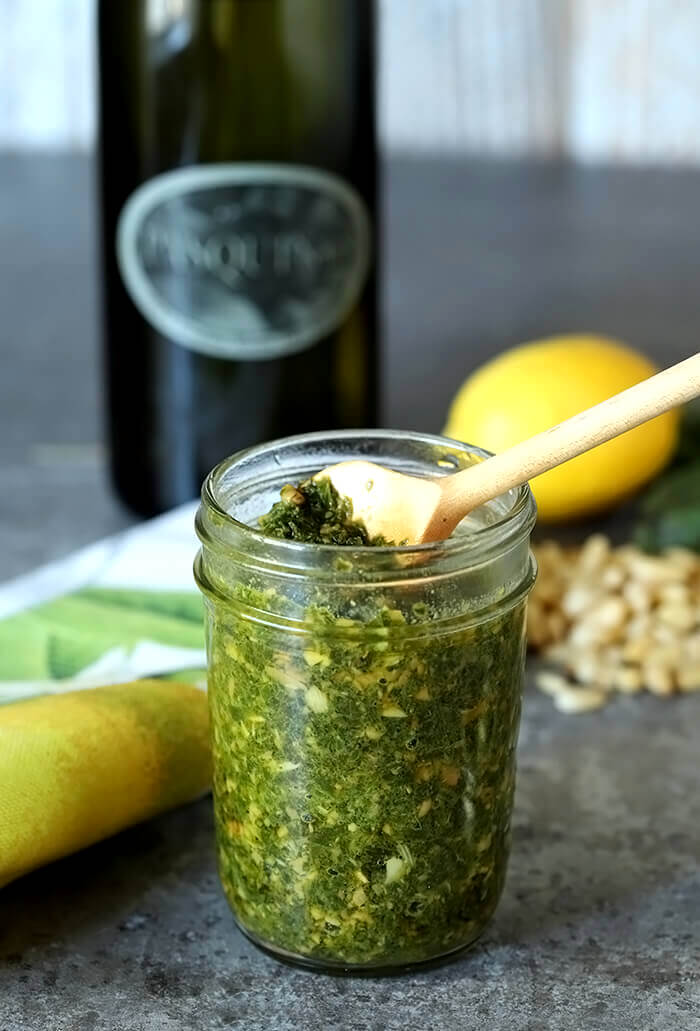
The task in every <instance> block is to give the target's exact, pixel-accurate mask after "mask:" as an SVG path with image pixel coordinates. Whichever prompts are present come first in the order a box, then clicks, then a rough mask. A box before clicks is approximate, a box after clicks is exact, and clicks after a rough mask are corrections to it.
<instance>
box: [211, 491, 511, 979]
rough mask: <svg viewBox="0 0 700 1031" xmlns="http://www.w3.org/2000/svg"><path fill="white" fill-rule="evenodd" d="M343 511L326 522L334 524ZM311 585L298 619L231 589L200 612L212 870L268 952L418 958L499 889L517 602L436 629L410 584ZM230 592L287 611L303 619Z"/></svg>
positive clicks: (440, 946)
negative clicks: (255, 613) (357, 595)
mask: <svg viewBox="0 0 700 1031" xmlns="http://www.w3.org/2000/svg"><path fill="white" fill-rule="evenodd" d="M324 504H325V503H324ZM274 511H275V510H274V509H273V513H274ZM273 513H271V514H270V516H269V517H267V518H268V519H269V518H272V515H273ZM277 514H278V515H279V514H280V510H279V509H278V512H277ZM346 514H347V513H344V514H343V517H342V518H341V519H340V521H339V522H335V521H333V520H330V521H327V522H325V523H323V524H322V525H324V526H331V527H334V528H333V529H332V530H331V533H332V534H333V535H335V534H340V533H341V530H340V529H339V527H340V526H341V524H342V525H343V526H345V525H346V523H345V518H344V516H345V515H346ZM287 515H288V514H287ZM287 515H284V517H283V525H284V526H285V527H288V528H289V527H291V523H290V522H289V521H285V520H287ZM276 518H277V516H275V519H276ZM307 530H308V526H307V524H304V527H302V525H301V524H298V525H296V529H295V531H294V532H295V533H296V532H298V533H301V532H306V531H307ZM266 532H271V531H270V530H269V524H268V528H266ZM309 532H310V531H309ZM295 539H304V538H300V537H295ZM324 539H325V538H324ZM353 543H356V542H355V541H354V540H353ZM320 592H321V588H320V587H319V591H318V603H315V604H306V607H305V609H304V610H303V611H302V612H301V613H300V612H299V611H298V610H295V606H294V602H293V601H292V600H290V599H289V598H282V597H281V596H279V595H277V594H276V593H275V591H274V590H273V589H271V588H268V589H267V590H265V589H264V586H263V585H261V584H248V585H245V584H239V585H237V586H236V588H235V590H234V594H233V598H232V603H231V605H230V606H225V605H219V606H217V607H216V608H215V609H214V611H213V613H212V617H211V618H212V621H213V622H212V627H211V630H212V634H211V656H210V679H209V685H210V704H211V708H212V743H213V751H214V760H215V762H214V769H215V774H214V800H215V815H216V826H217V848H218V862H219V871H220V875H221V880H222V883H223V887H224V891H225V893H226V895H227V898H228V900H229V903H230V904H231V907H232V908H233V910H234V912H235V914H236V916H237V918H238V920H239V922H240V923H241V925H242V926H243V927H244V928H245V929H246V930H248V931H249V932H251V933H252V934H253V935H254V936H256V937H257V938H258V939H260V940H262V941H263V942H264V943H267V944H268V945H271V946H272V947H277V948H282V949H285V950H287V951H288V952H291V953H294V954H297V955H300V956H304V957H308V958H309V959H312V960H314V959H315V960H317V961H318V962H320V963H324V962H331V963H338V964H358V965H366V966H371V965H377V966H383V965H397V964H403V963H410V962H420V961H421V960H426V959H430V958H433V957H435V956H439V955H441V954H444V953H446V952H449V951H450V950H452V949H457V948H459V947H460V946H463V945H465V944H468V943H469V942H471V941H473V940H474V939H476V938H477V937H478V935H479V934H480V933H481V931H482V930H483V928H484V926H485V925H486V923H487V922H488V920H489V918H490V916H491V914H492V913H493V910H494V909H495V906H496V904H497V902H498V899H499V896H500V894H501V890H502V887H503V880H504V875H505V868H506V862H507V855H508V848H509V828H510V814H511V808H512V801H513V789H514V776H515V759H514V757H515V745H516V738H517V731H518V724H519V718H520V690H521V677H522V666H523V658H524V647H523V630H524V604H520V605H518V606H517V607H516V608H515V609H512V610H511V611H509V612H507V613H505V614H502V615H498V616H495V617H492V618H490V619H489V620H487V621H486V622H483V623H481V624H479V625H477V626H473V627H469V628H461V629H456V630H451V631H450V633H449V634H447V635H445V634H440V635H437V634H435V633H432V634H431V633H430V626H431V625H432V624H431V620H432V619H434V618H435V616H436V615H438V614H439V615H440V616H441V617H442V618H444V616H445V614H446V608H449V603H448V601H447V600H446V599H445V598H444V597H438V598H436V599H435V604H434V607H432V608H431V603H428V604H426V603H425V602H423V601H422V602H420V603H416V602H415V594H414V593H413V591H412V589H411V588H410V587H401V588H396V587H393V588H392V590H391V592H390V593H389V592H388V591H387V593H386V594H385V596H384V597H383V598H381V599H374V600H372V598H371V596H370V595H368V600H367V601H366V602H364V603H360V604H358V603H357V602H356V601H349V600H348V596H347V595H344V594H343V591H342V588H340V587H338V588H336V589H335V592H333V591H331V590H329V589H328V588H325V589H324V593H323V595H321V593H320ZM425 594H426V592H425V591H424V590H422V596H425ZM307 600H308V599H307ZM243 606H245V607H248V606H249V607H251V608H254V609H257V610H262V611H268V612H269V611H276V612H280V613H284V612H288V614H290V615H294V616H295V618H299V616H300V615H301V616H302V617H303V619H304V623H305V627H306V630H307V632H306V633H305V634H290V633H289V632H286V631H283V630H280V629H279V628H275V627H272V626H270V625H266V624H265V623H263V622H259V621H253V620H250V619H248V618H245V613H244V611H243V608H242V607H243Z"/></svg>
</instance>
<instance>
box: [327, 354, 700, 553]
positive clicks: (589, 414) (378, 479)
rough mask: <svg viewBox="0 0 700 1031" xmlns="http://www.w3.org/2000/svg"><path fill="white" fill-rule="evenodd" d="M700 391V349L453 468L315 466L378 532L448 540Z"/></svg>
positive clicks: (405, 538)
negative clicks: (464, 524)
mask: <svg viewBox="0 0 700 1031" xmlns="http://www.w3.org/2000/svg"><path fill="white" fill-rule="evenodd" d="M698 395H700V352H698V353H697V354H694V355H693V356H692V358H686V360H685V361H682V362H679V363H678V364H677V365H672V366H671V368H669V369H666V370H665V371H664V372H659V373H657V374H656V375H655V376H651V377H650V378H649V379H645V380H642V382H641V383H638V384H637V385H636V386H634V387H630V388H629V390H623V391H622V393H620V394H615V395H614V396H613V397H611V398H609V399H608V400H607V401H602V402H601V403H600V404H597V405H595V406H594V407H593V408H587V409H586V410H585V411H583V412H580V413H579V414H578V415H574V416H572V418H570V419H567V420H566V421H565V422H560V423H559V424H558V425H556V426H552V427H551V429H548V430H544V431H543V432H542V433H538V434H536V435H535V436H534V437H530V438H529V439H528V440H524V441H522V442H521V443H520V444H516V445H515V446H514V447H511V448H509V449H508V450H507V451H503V452H502V453H501V454H500V455H494V456H493V457H492V458H489V459H486V460H485V461H483V462H479V463H477V464H476V465H473V466H470V468H468V469H463V470H462V471H461V472H458V473H452V474H451V475H449V476H439V477H436V478H423V477H418V476H408V475H406V474H404V473H398V472H395V471H394V470H393V469H386V468H384V467H383V466H380V465H376V464H374V463H373V462H362V461H352V462H340V463H339V464H338V465H330V466H328V467H327V468H326V469H322V470H321V472H320V473H317V474H316V476H315V477H314V479H317V480H318V479H323V478H325V477H327V478H328V479H330V481H331V483H332V484H333V486H334V487H335V489H336V490H337V491H338V493H339V494H341V495H343V496H345V497H348V498H350V499H351V501H352V505H353V518H355V519H358V520H362V521H363V522H364V524H365V526H366V528H367V531H368V532H369V534H370V536H372V537H374V536H377V535H381V536H383V537H385V538H386V539H387V540H390V541H401V542H405V543H407V544H422V543H427V542H429V541H438V540H444V539H445V538H446V537H449V536H450V534H451V533H452V531H453V530H454V529H455V527H456V526H457V525H458V523H460V522H461V521H462V519H464V517H465V516H466V515H468V513H469V512H471V511H472V510H473V509H475V508H477V507H478V506H479V505H483V504H484V502H486V501H490V500H491V499H492V498H495V497H498V495H499V494H503V493H504V491H507V490H510V489H511V488H512V487H519V486H521V485H522V484H523V483H527V481H528V480H530V479H532V478H533V477H534V476H539V475H540V473H544V472H547V470H548V469H553V468H554V467H555V466H557V465H562V464H563V463H564V462H568V461H569V459H571V458H576V457H577V456H578V455H581V454H583V453H584V451H589V450H590V449H591V448H594V447H597V446H598V445H599V444H604V443H605V441H606V440H611V439H612V438H613V437H618V436H620V434H622V433H626V432H627V430H631V429H634V427H635V426H639V425H640V424H641V423H643V422H647V420H649V419H653V418H654V417H655V416H657V415H661V414H662V412H667V411H668V410H669V409H670V408H675V407H676V405H679V404H682V403H683V402H685V401H689V400H691V399H692V398H694V397H698Z"/></svg>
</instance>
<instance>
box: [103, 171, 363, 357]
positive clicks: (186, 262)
mask: <svg viewBox="0 0 700 1031" xmlns="http://www.w3.org/2000/svg"><path fill="white" fill-rule="evenodd" d="M117 259H118V263H119V268H120V271H121V275H122V278H123V280H124V283H125V285H126V288H127V290H128V292H129V294H130V296H131V298H132V300H133V302H134V304H135V305H136V307H137V308H138V309H139V311H140V312H141V314H142V315H143V317H144V318H145V319H146V320H147V321H148V322H149V323H150V324H151V325H152V326H153V327H154V328H155V329H156V330H158V332H159V333H162V334H163V335H164V336H166V337H169V338H170V339H171V340H174V341H175V342H177V343H178V344H181V345H182V346H183V347H188V348H191V349H192V350H194V351H200V352H202V353H203V354H208V355H214V356H215V357H219V358H231V359H238V360H249V361H260V360H263V359H271V358H279V357H281V356H282V355H285V354H293V353H294V352H296V351H303V350H304V349H305V348H308V347H311V346H312V345H313V344H314V343H316V342H317V341H318V340H320V339H321V338H323V337H324V336H326V335H327V334H328V333H331V332H332V331H333V330H334V329H336V328H337V327H338V326H339V325H340V324H341V323H342V322H343V320H344V319H345V317H346V316H347V315H348V313H349V312H350V310H351V309H352V307H353V305H354V304H355V303H356V301H357V299H358V297H359V295H360V292H361V291H362V287H363V286H364V283H365V279H366V277H367V271H368V267H369V260H370V225H369V219H368V216H367V211H366V209H365V206H364V203H363V201H362V199H361V198H360V197H359V195H358V194H357V193H356V191H355V190H354V189H353V188H352V187H351V186H349V185H348V184H347V183H346V182H344V181H343V180H342V179H339V178H338V177H337V176H335V175H332V174H331V173H329V172H324V171H320V170H318V169H315V168H307V167H304V166H300V165H273V164H217V165H195V166H192V167H188V168H181V169H176V170H175V171H172V172H166V173H164V174H163V175H159V176H156V177H155V178H154V179H149V180H148V181H147V182H145V183H144V184H143V185H142V186H140V187H139V188H138V189H137V190H136V191H135V192H134V193H132V194H131V196H130V197H129V199H128V200H127V202H126V204H125V205H124V208H123V209H122V211H121V214H120V216H119V222H118V226H117Z"/></svg>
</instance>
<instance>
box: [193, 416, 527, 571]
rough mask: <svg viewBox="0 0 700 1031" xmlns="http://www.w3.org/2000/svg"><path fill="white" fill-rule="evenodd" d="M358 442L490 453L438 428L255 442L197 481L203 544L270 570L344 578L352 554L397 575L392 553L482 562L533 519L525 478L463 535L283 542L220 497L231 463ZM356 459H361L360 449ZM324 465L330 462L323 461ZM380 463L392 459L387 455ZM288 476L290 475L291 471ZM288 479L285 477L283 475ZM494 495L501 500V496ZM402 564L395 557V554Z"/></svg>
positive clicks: (357, 561)
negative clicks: (502, 506) (492, 514)
mask: <svg viewBox="0 0 700 1031" xmlns="http://www.w3.org/2000/svg"><path fill="white" fill-rule="evenodd" d="M351 441H357V442H358V447H359V445H360V443H361V442H364V443H365V444H367V443H369V442H371V441H377V442H384V443H385V444H386V443H390V442H391V441H396V442H400V443H403V444H404V445H407V444H408V445H410V444H415V445H416V446H423V447H426V448H427V447H433V448H436V449H442V448H447V449H450V452H451V453H453V454H454V452H458V453H459V454H460V455H461V456H463V457H464V458H466V459H469V458H473V459H474V460H476V461H482V460H483V459H486V458H490V457H491V452H489V451H486V450H484V449H483V448H479V447H476V446H474V445H471V444H465V443H463V442H461V441H458V440H454V439H452V438H449V437H443V436H440V435H437V434H428V433H419V432H413V431H407V430H390V429H359V430H334V431H329V432H325V431H320V432H314V433H305V434H299V435H296V436H291V437H283V438H279V439H277V440H272V441H269V442H266V443H263V444H256V445H254V446H253V447H250V448H245V449H243V450H240V451H238V452H236V453H235V454H233V455H230V456H229V457H228V458H225V459H223V461H221V462H219V464H218V465H217V466H215V468H214V469H213V470H212V471H211V472H210V473H209V475H208V476H207V477H206V479H205V481H204V484H203V486H202V493H201V502H202V503H201V505H200V508H199V511H198V513H197V521H196V528H197V533H198V536H199V538H200V540H201V541H202V543H203V544H205V545H207V546H214V547H217V546H218V547H220V548H223V549H225V550H226V551H227V552H235V553H238V554H239V555H240V557H241V560H242V561H243V564H245V565H248V566H250V565H260V566H262V567H266V568H270V567H271V566H275V567H277V568H284V569H287V570H288V571H289V573H290V574H293V573H294V572H295V571H296V572H297V573H299V572H301V571H303V570H307V571H309V572H312V571H315V572H316V573H320V572H321V571H322V569H323V568H324V567H325V568H327V569H329V570H331V569H332V570H333V572H334V575H336V576H339V577H340V579H345V577H343V576H342V575H341V574H342V571H339V570H338V559H340V558H341V557H349V556H350V554H352V560H353V562H352V564H353V572H354V576H355V577H356V576H357V574H358V569H362V568H364V570H365V572H367V573H376V574H377V575H381V573H382V572H384V573H393V574H394V575H395V574H396V567H397V556H400V557H401V558H403V560H404V563H405V567H406V568H407V569H408V568H411V567H413V566H415V565H416V564H417V563H418V562H420V564H421V567H422V568H423V573H424V574H425V572H427V569H426V566H428V567H433V569H435V568H436V567H443V568H444V567H445V565H447V566H449V567H451V568H452V569H453V570H454V569H458V568H464V567H465V566H469V565H472V564H474V563H475V562H479V563H480V562H483V561H485V560H486V559H487V558H488V557H489V555H491V554H497V553H500V552H502V551H503V550H505V549H506V548H508V547H509V546H512V545H513V544H515V543H516V542H517V541H518V540H521V539H522V538H523V537H526V536H529V534H530V532H531V530H532V527H533V525H534V522H535V519H536V507H535V502H534V499H533V497H532V492H531V491H530V488H529V486H528V485H527V484H525V485H523V486H521V487H518V488H514V489H513V491H512V492H509V493H512V494H513V500H512V503H511V504H510V505H509V506H508V508H507V509H506V511H505V512H504V513H502V514H499V515H498V516H497V518H495V519H494V520H493V521H492V522H490V523H485V524H484V525H481V526H475V527H473V528H470V529H469V531H468V532H466V533H460V534H455V535H453V536H452V537H449V538H447V539H446V540H443V541H433V542H430V543H428V544H408V545H381V546H378V547H375V546H372V547H368V546H351V547H349V546H347V545H339V544H310V543H307V542H304V541H292V540H283V539H280V538H276V537H270V536H268V535H267V534H264V533H263V532H262V531H261V530H260V529H258V528H257V527H255V526H252V525H251V524H250V523H247V522H242V521H241V520H240V519H238V518H236V516H234V515H232V514H231V513H230V512H229V511H228V510H227V508H226V505H225V503H224V501H223V499H222V497H221V494H222V480H223V478H224V477H225V476H229V477H230V475H231V473H232V471H235V469H236V467H240V466H242V465H244V464H246V463H251V462H254V461H255V459H256V458H260V459H263V458H264V457H265V456H266V455H269V454H275V453H276V452H279V451H280V450H285V449H293V448H295V447H302V446H313V445H314V444H318V445H319V448H323V447H327V446H328V445H329V442H330V443H332V442H336V443H338V444H340V445H342V444H346V445H347V444H349V443H350V442H351ZM362 457H367V456H366V455H362ZM325 464H328V463H325ZM386 464H390V463H389V461H387V462H386ZM290 475H291V473H290ZM285 482H286V481H285ZM499 500H500V499H499ZM399 562H400V560H399Z"/></svg>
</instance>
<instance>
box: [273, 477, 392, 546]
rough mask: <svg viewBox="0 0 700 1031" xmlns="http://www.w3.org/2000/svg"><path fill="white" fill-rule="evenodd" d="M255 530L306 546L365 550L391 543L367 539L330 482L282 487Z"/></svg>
mask: <svg viewBox="0 0 700 1031" xmlns="http://www.w3.org/2000/svg"><path fill="white" fill-rule="evenodd" d="M259 526H260V529H261V530H262V531H263V533H266V534H268V535H269V536H270V537H282V538H285V539H286V540H292V541H304V542H305V543H307V544H346V545H354V546H355V547H357V546H361V547H367V546H372V545H373V546H378V545H382V544H391V543H392V542H391V541H387V540H385V539H384V538H383V537H379V536H378V537H370V535H369V533H368V532H367V528H366V527H365V525H364V523H362V522H361V521H359V520H355V519H353V513H352V501H351V500H350V498H345V497H341V496H340V494H338V491H337V490H336V489H335V487H334V486H333V484H332V483H331V482H330V480H318V481H316V480H305V481H304V482H303V483H300V484H299V486H298V487H293V486H292V485H291V484H288V485H287V486H286V487H283V488H282V491H281V499H280V501H277V502H276V503H275V504H274V505H273V506H272V508H271V509H270V511H269V512H267V513H266V514H265V515H263V516H261V517H260V519H259Z"/></svg>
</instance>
